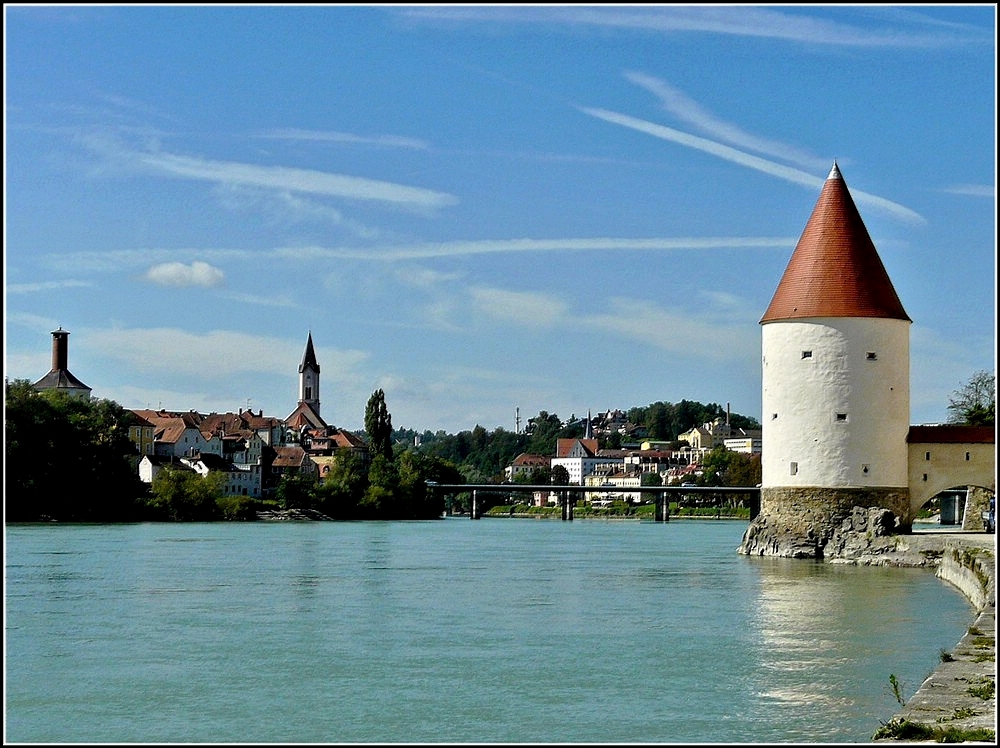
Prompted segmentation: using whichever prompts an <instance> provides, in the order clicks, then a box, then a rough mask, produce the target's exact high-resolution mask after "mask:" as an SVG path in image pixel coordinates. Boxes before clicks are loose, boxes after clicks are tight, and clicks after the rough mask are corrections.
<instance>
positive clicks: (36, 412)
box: [4, 379, 146, 522]
mask: <svg viewBox="0 0 1000 748" xmlns="http://www.w3.org/2000/svg"><path fill="white" fill-rule="evenodd" d="M4 437H5V445H4V487H5V510H6V519H7V520H8V521H36V520H39V519H56V520H63V521H92V522H111V521H133V520H135V519H137V518H138V516H139V515H138V511H139V509H140V506H139V503H138V502H137V498H138V497H140V496H142V495H143V494H144V493H145V491H146V489H145V487H144V486H143V484H142V483H141V482H140V481H139V476H138V473H137V472H136V471H135V469H134V467H133V463H132V462H131V461H130V460H134V458H135V456H136V450H135V445H134V444H133V443H132V442H131V440H130V439H129V437H128V425H127V412H126V411H125V410H124V409H123V408H122V407H121V406H120V405H118V403H116V402H114V401H112V400H102V399H84V398H79V397H72V396H70V395H67V394H66V393H64V392H59V391H55V390H47V391H44V392H36V391H35V389H34V387H32V385H31V383H30V382H28V381H27V380H24V379H19V380H14V381H11V382H7V383H6V385H5V388H4Z"/></svg>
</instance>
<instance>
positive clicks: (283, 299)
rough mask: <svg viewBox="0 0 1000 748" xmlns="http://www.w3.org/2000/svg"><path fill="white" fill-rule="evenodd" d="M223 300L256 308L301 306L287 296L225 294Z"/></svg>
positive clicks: (294, 307)
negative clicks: (251, 305)
mask: <svg viewBox="0 0 1000 748" xmlns="http://www.w3.org/2000/svg"><path fill="white" fill-rule="evenodd" d="M224 296H225V298H227V299H229V300H230V301H236V302H238V303H240V304H254V305H256V306H270V307H277V308H285V309H298V308H301V306H302V305H301V304H300V303H298V302H297V301H295V299H291V298H289V297H288V296H255V295H253V294H248V293H227V294H224Z"/></svg>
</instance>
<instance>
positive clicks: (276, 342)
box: [81, 327, 368, 379]
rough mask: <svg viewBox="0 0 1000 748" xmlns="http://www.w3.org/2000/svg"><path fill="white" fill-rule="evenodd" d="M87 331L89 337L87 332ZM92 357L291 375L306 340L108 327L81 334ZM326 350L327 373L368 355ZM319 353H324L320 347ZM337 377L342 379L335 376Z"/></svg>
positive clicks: (221, 372) (164, 370)
mask: <svg viewBox="0 0 1000 748" xmlns="http://www.w3.org/2000/svg"><path fill="white" fill-rule="evenodd" d="M84 336H85V337H84ZM84 344H85V345H86V346H87V349H88V350H89V351H90V352H91V356H92V357H93V356H98V355H101V356H105V357H107V358H110V359H113V360H115V361H119V362H121V363H122V364H123V365H125V366H127V367H129V368H131V369H134V370H136V371H141V372H152V373H155V374H159V375H163V376H169V375H184V376H194V377H198V378H199V379H228V378H230V377H232V376H233V375H237V374H242V373H267V374H281V375H287V374H288V372H289V370H291V371H293V372H294V371H295V370H296V368H297V367H298V364H299V361H301V359H302V350H303V346H304V345H305V342H304V338H303V340H287V339H284V338H274V337H268V336H263V335H249V334H247V333H241V332H234V331H231V330H212V331H210V332H206V333H203V334H198V333H192V332H188V331H186V330H181V329H178V328H168V327H160V328H117V327H116V328H103V329H100V328H98V329H90V330H86V331H85V332H82V333H81V345H84ZM322 350H323V355H322V358H323V372H324V374H325V373H326V372H327V371H328V370H332V371H334V372H336V371H349V370H351V369H352V368H353V367H355V366H357V365H358V364H359V363H361V362H362V361H364V360H365V359H367V358H368V354H367V353H366V352H363V351H357V350H337V349H326V348H324V349H322ZM316 355H317V356H320V348H319V347H318V346H317V349H316ZM331 378H334V379H335V378H336V375H333V376H332V377H331Z"/></svg>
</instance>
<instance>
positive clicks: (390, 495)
mask: <svg viewBox="0 0 1000 748" xmlns="http://www.w3.org/2000/svg"><path fill="white" fill-rule="evenodd" d="M398 493H399V471H398V470H397V469H396V466H395V464H394V463H393V462H392V460H391V459H389V458H388V457H386V456H385V455H383V454H377V455H375V457H373V458H372V462H371V465H370V466H369V468H368V487H367V488H366V489H365V493H364V496H362V497H361V501H360V502H359V504H358V508H359V510H360V512H361V517H362V518H364V519H395V510H396V509H397V505H396V497H397V495H398Z"/></svg>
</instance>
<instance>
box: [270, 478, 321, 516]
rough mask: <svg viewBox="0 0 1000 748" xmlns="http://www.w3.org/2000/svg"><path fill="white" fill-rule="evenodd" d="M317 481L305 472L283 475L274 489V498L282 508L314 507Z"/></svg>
mask: <svg viewBox="0 0 1000 748" xmlns="http://www.w3.org/2000/svg"><path fill="white" fill-rule="evenodd" d="M315 487H316V481H315V480H314V479H313V478H312V476H310V475H307V474H305V473H295V474H293V475H282V476H281V479H280V480H279V481H278V485H277V486H276V487H275V490H274V498H275V499H277V501H278V505H279V506H280V507H281V508H282V509H313V508H314V504H315V503H316V497H315V496H314V494H313V489H314V488H315Z"/></svg>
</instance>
